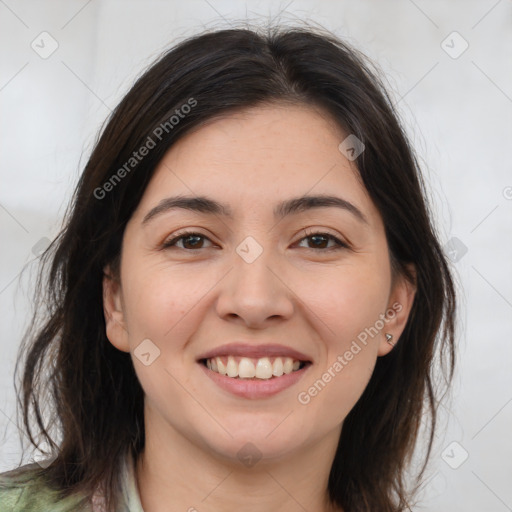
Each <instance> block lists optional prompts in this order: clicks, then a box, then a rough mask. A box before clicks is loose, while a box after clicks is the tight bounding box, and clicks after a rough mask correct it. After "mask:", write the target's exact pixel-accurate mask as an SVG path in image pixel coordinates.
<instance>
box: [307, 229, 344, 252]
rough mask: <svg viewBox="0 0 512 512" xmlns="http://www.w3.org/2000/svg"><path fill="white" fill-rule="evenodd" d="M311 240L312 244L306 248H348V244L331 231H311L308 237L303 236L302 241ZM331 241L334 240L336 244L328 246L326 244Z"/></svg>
mask: <svg viewBox="0 0 512 512" xmlns="http://www.w3.org/2000/svg"><path fill="white" fill-rule="evenodd" d="M308 239H309V240H310V241H311V243H312V246H309V247H306V249H326V250H333V249H339V248H341V247H344V248H348V245H347V244H345V243H343V242H342V241H341V240H339V239H338V238H336V237H335V236H334V235H330V234H329V233H310V234H308V235H307V236H306V237H304V238H302V239H301V240H300V241H299V243H300V242H302V241H303V240H308ZM329 241H333V242H334V246H331V247H326V244H328V243H329Z"/></svg>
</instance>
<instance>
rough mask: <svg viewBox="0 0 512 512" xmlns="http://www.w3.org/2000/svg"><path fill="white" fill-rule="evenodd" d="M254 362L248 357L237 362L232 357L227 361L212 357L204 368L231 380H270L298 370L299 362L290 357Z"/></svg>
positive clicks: (265, 358)
mask: <svg viewBox="0 0 512 512" xmlns="http://www.w3.org/2000/svg"><path fill="white" fill-rule="evenodd" d="M225 361H226V362H225ZM254 361H255V360H253V359H250V358H248V357H241V358H240V359H239V361H238V362H237V360H236V359H235V357H234V356H228V358H227V360H226V359H225V358H224V360H223V359H222V358H220V357H213V358H211V359H207V361H206V366H207V367H208V368H209V369H210V370H212V371H214V372H216V373H220V374H221V375H227V376H228V377H232V378H237V377H238V378H241V379H252V378H257V379H264V380H267V379H271V378H272V377H273V376H274V377H280V376H281V375H283V374H288V373H292V372H294V371H297V370H298V369H299V368H300V361H297V360H295V361H294V360H293V359H292V358H291V357H276V358H275V359H274V362H273V363H272V362H271V360H270V359H269V358H268V357H262V358H260V359H258V360H256V362H254Z"/></svg>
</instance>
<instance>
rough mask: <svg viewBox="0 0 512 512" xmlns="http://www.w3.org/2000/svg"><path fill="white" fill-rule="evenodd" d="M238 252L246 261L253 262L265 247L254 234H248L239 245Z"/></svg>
mask: <svg viewBox="0 0 512 512" xmlns="http://www.w3.org/2000/svg"><path fill="white" fill-rule="evenodd" d="M236 252H237V254H238V255H239V256H240V257H241V258H242V259H243V260H244V261H245V262H246V263H252V262H253V261H255V260H256V259H257V258H259V257H260V256H261V253H262V252H263V247H262V246H261V245H260V244H259V243H258V242H256V240H255V239H254V238H253V237H252V236H248V237H246V238H245V239H244V240H242V242H241V243H240V244H239V245H238V247H237V248H236Z"/></svg>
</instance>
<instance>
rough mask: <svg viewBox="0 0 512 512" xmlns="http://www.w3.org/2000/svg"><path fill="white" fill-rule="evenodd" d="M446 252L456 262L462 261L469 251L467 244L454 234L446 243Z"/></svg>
mask: <svg viewBox="0 0 512 512" xmlns="http://www.w3.org/2000/svg"><path fill="white" fill-rule="evenodd" d="M444 252H445V254H446V256H448V258H450V260H452V261H453V262H454V263H457V262H458V261H460V260H461V259H462V258H463V257H464V256H465V255H466V253H467V252H468V248H467V246H466V245H465V244H464V243H463V242H462V241H461V240H459V239H458V238H457V237H456V236H452V237H451V238H450V240H448V242H446V244H445V245H444Z"/></svg>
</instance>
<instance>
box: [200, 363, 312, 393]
mask: <svg viewBox="0 0 512 512" xmlns="http://www.w3.org/2000/svg"><path fill="white" fill-rule="evenodd" d="M199 366H201V368H202V369H203V371H204V372H205V373H206V375H207V376H208V377H210V379H212V380H213V382H215V384H217V385H218V386H219V387H220V388H222V389H224V390H225V391H229V392H230V393H232V394H233V395H236V396H240V397H242V398H253V399H254V398H267V397H270V396H273V395H276V394H277V393H279V392H281V391H283V390H285V389H287V388H289V387H290V386H293V385H294V384H296V383H297V382H298V381H299V380H300V379H301V378H302V377H303V376H304V373H305V372H307V370H308V368H309V367H310V366H311V363H307V364H306V365H305V366H304V368H301V369H300V370H297V371H295V372H292V373H287V374H283V375H282V376H281V377H273V378H271V379H238V378H232V377H227V376H225V375H221V374H220V373H217V372H214V371H212V370H210V369H209V368H207V367H206V366H205V365H204V364H202V363H199Z"/></svg>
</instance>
